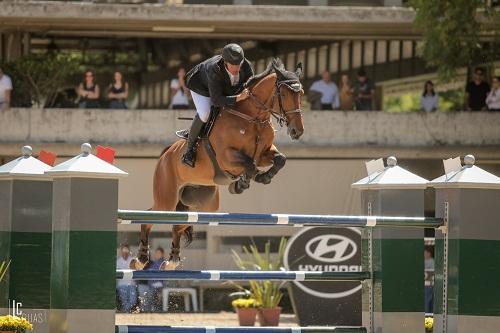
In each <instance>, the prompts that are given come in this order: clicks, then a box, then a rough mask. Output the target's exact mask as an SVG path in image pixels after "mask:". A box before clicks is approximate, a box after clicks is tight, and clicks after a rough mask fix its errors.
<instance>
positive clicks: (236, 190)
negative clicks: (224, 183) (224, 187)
mask: <svg viewBox="0 0 500 333" xmlns="http://www.w3.org/2000/svg"><path fill="white" fill-rule="evenodd" d="M237 184H238V182H233V183H231V184H229V187H228V190H229V193H231V194H241V192H243V191H242V190H241V189H240V188H239V187H238V186H237Z"/></svg>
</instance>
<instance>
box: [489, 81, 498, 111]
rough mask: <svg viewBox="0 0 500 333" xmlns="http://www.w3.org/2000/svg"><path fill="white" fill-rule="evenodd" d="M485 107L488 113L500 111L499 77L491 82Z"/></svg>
mask: <svg viewBox="0 0 500 333" xmlns="http://www.w3.org/2000/svg"><path fill="white" fill-rule="evenodd" d="M486 105H488V110H490V111H497V112H499V111H500V76H495V77H494V78H493V80H492V81H491V91H490V92H489V93H488V97H486Z"/></svg>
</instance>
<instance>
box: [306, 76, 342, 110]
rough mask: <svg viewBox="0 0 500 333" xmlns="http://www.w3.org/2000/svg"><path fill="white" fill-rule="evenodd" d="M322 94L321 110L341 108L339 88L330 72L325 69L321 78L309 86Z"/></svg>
mask: <svg viewBox="0 0 500 333" xmlns="http://www.w3.org/2000/svg"><path fill="white" fill-rule="evenodd" d="M309 90H313V91H316V92H319V93H320V94H321V110H337V109H339V108H340V99H339V90H338V88H337V85H336V84H335V83H333V82H332V80H331V77H330V72H328V71H324V72H323V74H321V80H318V81H316V82H314V83H313V84H312V86H311V88H309Z"/></svg>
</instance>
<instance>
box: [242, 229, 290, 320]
mask: <svg viewBox="0 0 500 333" xmlns="http://www.w3.org/2000/svg"><path fill="white" fill-rule="evenodd" d="M285 248H286V239H285V238H281V240H280V244H279V247H278V252H277V253H276V254H275V255H271V242H270V241H267V242H266V244H265V247H264V253H262V254H261V253H259V250H258V248H257V246H256V245H255V243H253V244H252V245H250V246H249V247H246V246H244V247H243V252H244V254H245V258H242V257H241V256H240V255H239V254H238V253H236V252H235V251H233V258H234V261H235V263H236V265H237V266H238V267H239V268H240V269H242V270H261V271H279V270H281V268H282V262H283V255H284V253H285ZM249 283H250V291H251V294H252V297H253V298H254V299H255V301H256V302H257V304H258V310H259V311H258V316H259V322H260V325H261V326H278V325H279V318H280V314H281V307H280V306H279V304H280V301H281V298H282V297H283V293H282V292H281V287H282V286H283V284H284V283H285V282H277V281H269V280H263V281H249Z"/></svg>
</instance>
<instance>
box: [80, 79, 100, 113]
mask: <svg viewBox="0 0 500 333" xmlns="http://www.w3.org/2000/svg"><path fill="white" fill-rule="evenodd" d="M78 96H79V97H80V104H79V106H80V107H81V108H84V109H96V108H99V86H98V85H97V84H96V83H94V73H93V72H92V71H86V72H85V77H84V78H83V82H82V83H80V85H79V86H78Z"/></svg>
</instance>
